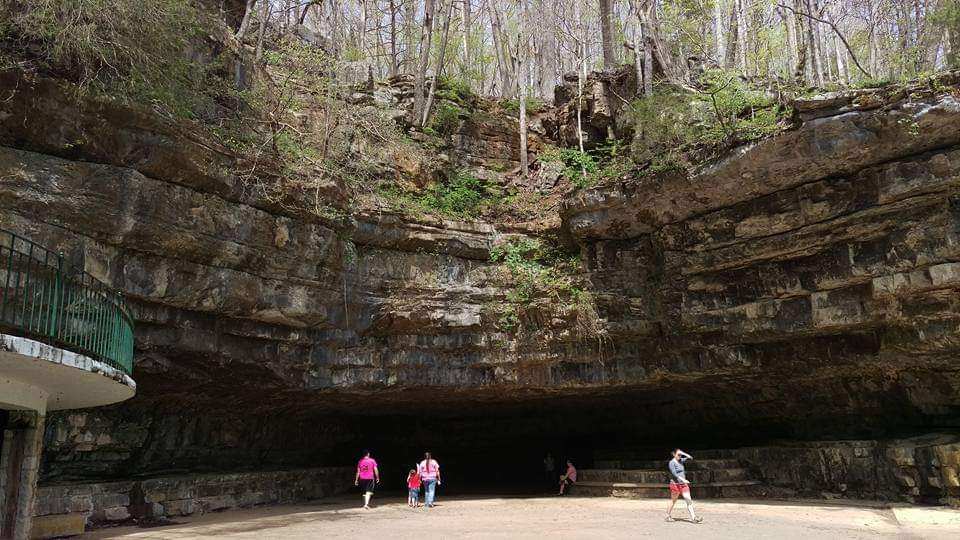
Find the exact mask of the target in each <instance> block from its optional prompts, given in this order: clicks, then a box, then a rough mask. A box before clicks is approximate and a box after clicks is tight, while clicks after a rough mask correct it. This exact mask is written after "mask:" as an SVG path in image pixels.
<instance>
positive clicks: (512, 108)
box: [500, 96, 544, 114]
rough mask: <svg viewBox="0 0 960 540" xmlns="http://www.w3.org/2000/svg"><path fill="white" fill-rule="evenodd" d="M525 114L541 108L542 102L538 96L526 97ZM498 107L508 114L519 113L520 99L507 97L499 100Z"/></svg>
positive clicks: (538, 110)
mask: <svg viewBox="0 0 960 540" xmlns="http://www.w3.org/2000/svg"><path fill="white" fill-rule="evenodd" d="M526 105H527V114H534V113H538V112H540V111H541V110H542V109H543V106H544V103H543V101H542V100H541V99H540V98H537V97H532V96H531V97H527V99H526ZM500 108H502V109H503V110H504V111H506V112H508V113H510V114H520V100H518V99H507V100H504V101H501V102H500Z"/></svg>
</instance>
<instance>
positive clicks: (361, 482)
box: [353, 450, 380, 510]
mask: <svg viewBox="0 0 960 540" xmlns="http://www.w3.org/2000/svg"><path fill="white" fill-rule="evenodd" d="M379 483H380V469H378V468H377V461H376V460H375V459H373V458H372V457H370V451H369V450H366V451H364V452H363V458H361V459H360V461H359V462H357V476H356V477H355V478H354V479H353V485H355V486H360V491H361V492H363V508H364V509H366V510H369V509H370V498H371V497H373V488H374V487H375V486H376V485H377V484H379Z"/></svg>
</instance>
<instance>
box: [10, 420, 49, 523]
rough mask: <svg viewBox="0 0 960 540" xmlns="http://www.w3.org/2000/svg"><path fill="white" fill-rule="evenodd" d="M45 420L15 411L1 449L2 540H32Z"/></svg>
mask: <svg viewBox="0 0 960 540" xmlns="http://www.w3.org/2000/svg"><path fill="white" fill-rule="evenodd" d="M44 420H45V418H44V416H43V414H42V413H39V412H37V411H11V412H10V416H9V419H8V421H7V426H6V429H4V430H3V443H2V445H0V538H3V539H8V538H9V539H12V540H28V539H29V538H30V529H31V526H32V524H33V508H34V500H35V497H36V490H37V475H38V471H39V469H40V455H41V452H42V450H43V427H44Z"/></svg>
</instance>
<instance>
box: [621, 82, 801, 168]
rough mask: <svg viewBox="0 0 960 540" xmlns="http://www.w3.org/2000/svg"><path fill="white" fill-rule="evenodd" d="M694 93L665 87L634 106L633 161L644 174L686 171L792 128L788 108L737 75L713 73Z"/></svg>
mask: <svg viewBox="0 0 960 540" xmlns="http://www.w3.org/2000/svg"><path fill="white" fill-rule="evenodd" d="M700 84H701V86H702V88H701V89H699V91H696V92H693V91H690V90H687V89H680V88H676V87H673V86H669V85H662V86H661V87H660V88H658V89H657V91H656V92H655V93H654V94H653V95H652V96H649V97H641V98H638V99H636V100H635V101H634V102H633V103H632V106H631V109H630V114H631V115H632V117H633V122H634V126H635V135H634V138H633V141H632V148H631V150H632V152H631V157H632V159H633V160H634V161H635V162H636V163H637V164H638V165H639V166H640V168H641V171H642V172H644V173H652V174H656V173H660V172H666V171H670V170H685V169H689V168H690V167H692V166H695V165H696V164H698V162H700V161H702V160H704V159H706V158H709V157H711V156H712V155H714V154H715V153H716V152H718V151H723V150H726V149H728V148H730V147H732V146H735V145H738V144H742V143H746V142H751V141H756V140H759V139H762V138H765V137H768V136H770V135H773V134H775V133H777V132H779V131H781V130H782V129H784V128H785V127H786V126H787V125H788V120H789V117H790V114H791V111H790V110H789V108H787V107H785V106H784V105H782V104H781V103H780V102H778V101H777V99H776V96H775V95H773V94H771V93H770V92H769V91H767V90H766V89H761V88H753V87H751V86H750V85H748V84H747V83H745V82H744V81H743V80H742V79H740V78H739V77H738V76H737V75H736V74H735V73H730V72H726V71H722V70H710V71H707V72H706V73H704V74H703V76H702V77H701V79H700Z"/></svg>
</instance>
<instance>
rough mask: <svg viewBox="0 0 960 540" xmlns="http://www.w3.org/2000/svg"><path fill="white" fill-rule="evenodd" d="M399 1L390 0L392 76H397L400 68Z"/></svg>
mask: <svg viewBox="0 0 960 540" xmlns="http://www.w3.org/2000/svg"><path fill="white" fill-rule="evenodd" d="M397 11H398V9H397V2H396V0H390V76H391V77H396V76H397V72H398V71H399V69H400V65H399V63H400V59H399V57H397Z"/></svg>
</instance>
